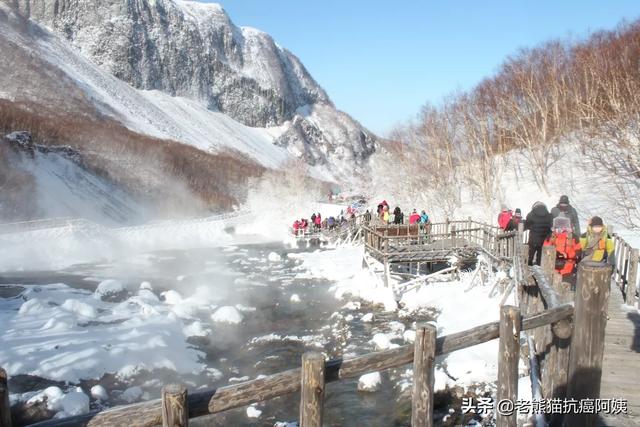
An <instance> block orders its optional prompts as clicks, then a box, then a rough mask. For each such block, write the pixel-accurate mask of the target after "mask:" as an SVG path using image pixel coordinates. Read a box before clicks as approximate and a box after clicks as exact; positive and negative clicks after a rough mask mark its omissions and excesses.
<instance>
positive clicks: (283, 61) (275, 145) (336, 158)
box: [3, 0, 376, 177]
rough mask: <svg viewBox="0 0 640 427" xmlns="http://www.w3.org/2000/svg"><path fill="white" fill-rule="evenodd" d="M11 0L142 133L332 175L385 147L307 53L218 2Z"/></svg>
mask: <svg viewBox="0 0 640 427" xmlns="http://www.w3.org/2000/svg"><path fill="white" fill-rule="evenodd" d="M3 1H5V2H6V3H7V4H9V5H12V6H13V7H14V8H16V9H15V10H17V11H18V13H20V14H21V15H22V16H25V17H28V18H30V19H32V20H34V21H37V22H39V23H41V24H42V25H44V26H45V27H47V28H48V29H50V30H52V31H53V32H54V33H56V34H57V35H58V37H54V36H51V35H49V34H46V32H43V34H41V37H39V42H40V45H42V42H44V41H46V42H47V43H49V44H51V45H52V46H55V48H54V49H46V50H48V51H47V52H46V54H47V55H49V56H52V57H57V58H56V61H57V62H59V64H58V65H59V66H60V68H62V69H66V71H68V72H69V74H70V76H71V77H72V78H74V79H76V80H79V81H80V84H81V86H85V87H84V88H83V89H87V88H88V89H91V90H92V92H93V93H92V94H91V96H92V97H93V98H94V100H95V101H96V104H100V105H101V107H102V108H103V109H104V107H105V105H106V106H107V107H111V110H115V112H116V113H120V114H119V116H120V119H121V120H122V121H123V122H124V123H126V124H127V126H128V127H130V128H132V129H134V130H136V131H141V132H143V133H147V134H150V135H153V136H156V137H161V138H169V139H174V140H178V141H181V142H185V143H189V144H192V145H196V146H198V147H200V148H205V149H209V148H213V149H215V148H216V147H220V146H226V147H231V148H233V149H236V150H239V151H241V152H245V153H247V154H249V155H250V156H251V157H252V158H253V159H255V160H257V161H259V162H260V163H261V164H263V165H265V166H268V167H273V166H276V165H278V164H281V163H282V162H283V161H285V160H286V158H290V157H296V158H303V159H304V160H305V161H306V162H307V163H309V164H311V165H316V166H318V167H319V168H318V169H319V171H320V173H322V174H323V175H325V176H327V177H331V175H333V176H337V177H340V176H347V175H349V174H351V173H353V171H354V170H355V171H358V170H360V169H361V168H362V167H363V166H364V164H365V161H366V159H367V158H368V157H369V156H370V154H372V153H373V152H374V150H375V145H376V139H375V136H373V135H372V134H371V133H370V132H368V131H367V130H366V129H364V128H363V127H362V126H361V125H360V124H358V123H357V122H356V121H354V120H353V119H352V118H351V117H349V116H348V115H347V114H344V113H342V112H340V111H338V110H336V108H335V107H334V105H333V104H332V102H331V100H330V99H329V97H328V96H327V94H326V93H325V91H324V90H323V89H322V88H321V87H320V86H319V85H318V84H317V83H316V82H315V81H314V80H313V78H312V77H311V76H310V75H309V73H308V72H307V70H306V69H305V68H304V66H303V65H302V63H301V62H300V61H299V60H298V58H296V57H295V56H294V55H293V54H292V53H290V52H289V51H287V50H286V49H284V48H282V47H281V46H279V45H278V44H277V43H276V42H275V41H274V40H273V39H272V38H271V36H269V35H268V34H266V33H264V32H261V31H258V30H256V29H253V28H247V27H242V28H241V27H237V26H235V25H234V24H233V23H232V22H231V19H230V18H229V16H228V15H227V13H226V12H225V11H224V9H223V8H222V7H221V6H220V5H217V4H211V3H207V4H205V3H199V2H193V1H181V0H104V1H93V0H74V1H71V0H3ZM57 38H61V39H64V41H65V42H66V43H67V44H68V46H72V47H73V49H69V48H68V46H64V47H63V46H61V45H62V44H65V43H63V41H62V40H56V39H57ZM78 53H79V54H78ZM74 55H75V56H74ZM87 59H89V60H90V61H87ZM94 65H97V67H94ZM77 68H81V69H82V70H78V69H77ZM78 71H84V72H80V73H79V72H78ZM104 74H109V75H111V76H115V77H116V78H117V79H119V80H120V81H123V82H126V83H127V84H128V85H130V86H131V87H133V88H135V89H137V91H131V90H124V89H123V88H122V85H120V86H118V85H117V84H115V83H114V82H113V81H110V80H109V79H108V78H107V77H106V76H105V75H104ZM101 92H102V93H101ZM105 92H107V93H105ZM125 92H126V93H125ZM96 94H97V95H96ZM104 95H107V96H104ZM158 110H161V111H158ZM112 113H113V112H112ZM163 113H164V114H163ZM116 115H117V114H116Z"/></svg>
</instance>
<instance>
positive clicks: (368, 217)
mask: <svg viewBox="0 0 640 427" xmlns="http://www.w3.org/2000/svg"><path fill="white" fill-rule="evenodd" d="M363 219H364V223H365V224H369V223H370V222H371V212H369V209H367V211H366V212H365V213H364V215H363Z"/></svg>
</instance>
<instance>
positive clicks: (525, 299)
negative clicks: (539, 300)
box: [520, 244, 531, 316]
mask: <svg viewBox="0 0 640 427" xmlns="http://www.w3.org/2000/svg"><path fill="white" fill-rule="evenodd" d="M528 256H529V245H526V244H525V245H522V262H521V263H520V265H521V266H522V278H523V279H524V281H523V283H521V284H520V286H521V289H520V290H521V293H520V310H521V312H522V315H524V316H526V315H527V314H529V313H530V312H531V307H530V305H531V296H530V295H529V286H528V284H529V282H530V275H529V265H528V264H527V259H528Z"/></svg>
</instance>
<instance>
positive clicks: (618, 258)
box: [612, 233, 639, 305]
mask: <svg viewBox="0 0 640 427" xmlns="http://www.w3.org/2000/svg"><path fill="white" fill-rule="evenodd" d="M612 237H613V241H614V244H615V249H614V255H615V258H614V260H615V263H614V266H613V281H614V283H615V284H616V285H617V286H618V288H620V290H621V291H622V294H623V295H624V300H625V303H626V304H627V305H634V304H635V298H636V292H637V290H638V252H639V251H638V249H636V248H633V247H632V246H631V245H630V244H629V243H627V242H626V241H625V240H624V239H623V238H622V237H621V236H619V235H617V234H615V233H614V234H613V236H612Z"/></svg>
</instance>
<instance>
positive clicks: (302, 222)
mask: <svg viewBox="0 0 640 427" xmlns="http://www.w3.org/2000/svg"><path fill="white" fill-rule="evenodd" d="M355 217H356V209H355V208H354V207H353V206H349V207H347V211H346V213H345V211H344V210H341V211H340V214H339V215H338V216H332V215H330V216H328V217H326V218H323V217H322V214H321V213H320V212H317V213H316V212H314V213H312V214H311V217H310V220H307V219H306V218H302V219H296V220H295V221H294V222H293V234H294V235H296V236H299V235H304V234H308V233H311V232H320V231H321V230H325V229H326V230H332V229H335V228H336V227H338V226H343V225H346V224H348V223H349V221H352V220H354V219H355Z"/></svg>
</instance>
